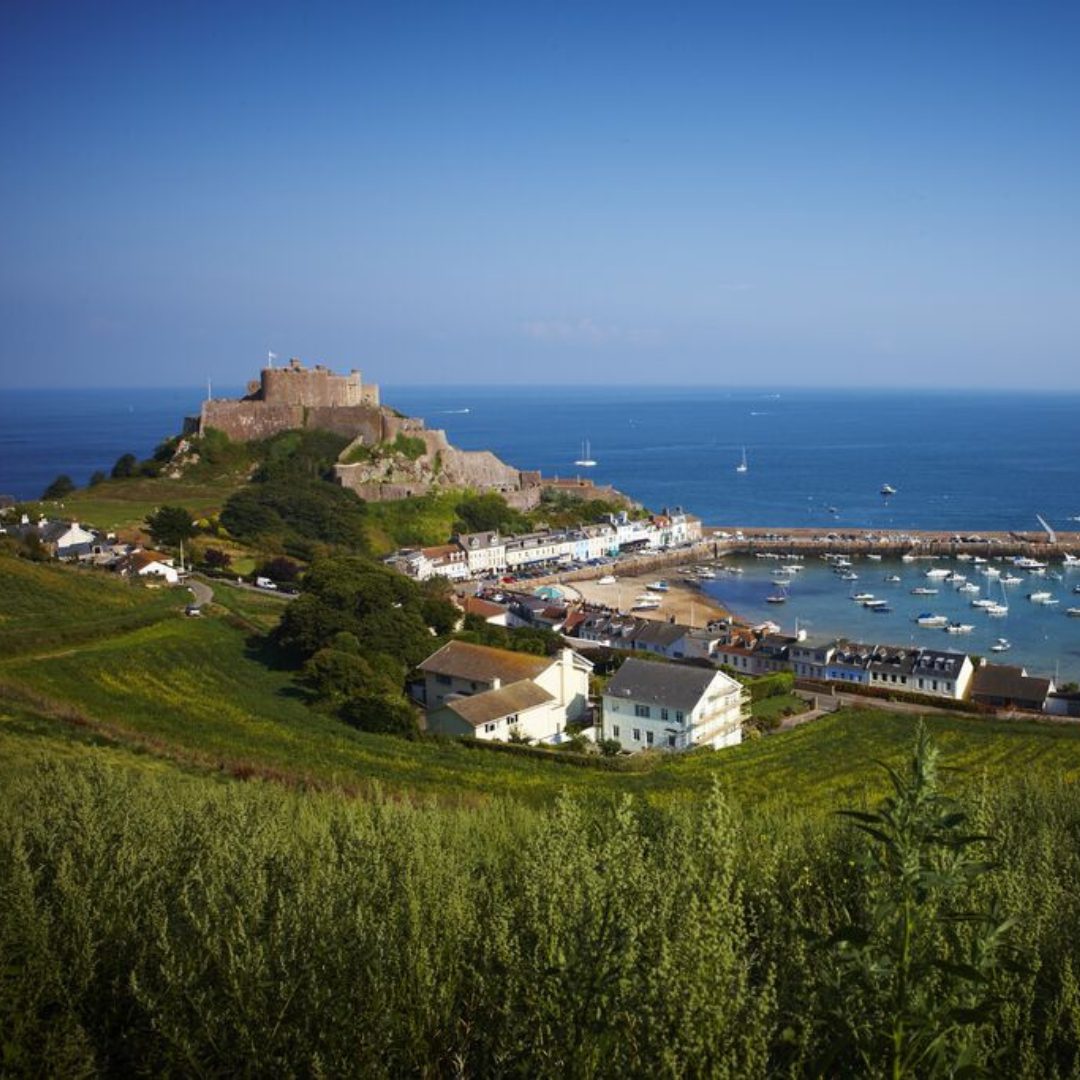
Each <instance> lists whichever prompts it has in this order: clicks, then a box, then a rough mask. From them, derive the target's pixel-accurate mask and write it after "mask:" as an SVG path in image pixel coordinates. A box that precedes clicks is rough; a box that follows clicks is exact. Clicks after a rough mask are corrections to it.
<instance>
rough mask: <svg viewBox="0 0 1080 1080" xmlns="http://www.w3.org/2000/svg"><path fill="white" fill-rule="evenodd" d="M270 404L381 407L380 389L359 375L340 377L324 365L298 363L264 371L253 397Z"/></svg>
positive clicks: (292, 362) (294, 361)
mask: <svg viewBox="0 0 1080 1080" xmlns="http://www.w3.org/2000/svg"><path fill="white" fill-rule="evenodd" d="M250 396H251V397H252V398H253V399H255V400H258V401H264V402H266V404H268V405H305V406H308V407H309V408H339V407H348V406H352V405H368V406H371V405H378V403H379V390H378V387H376V386H369V387H365V386H364V382H363V379H362V378H361V377H360V372H359V371H356V370H355V369H354V370H353V371H351V372H349V374H348V375H337V374H335V373H334V372H333V371H331V370H330V369H329V368H327V367H323V365H322V364H316V365H315V367H313V368H306V367H304V365H303V364H301V363H300V361H299V360H295V359H294V360H290V361H289V363H288V364H287V365H286V366H285V367H280V368H263V370H262V372H261V373H260V376H259V387H258V389H257V390H256V391H255V392H254V393H252V394H251V395H250Z"/></svg>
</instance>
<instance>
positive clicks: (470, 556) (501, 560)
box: [454, 531, 506, 577]
mask: <svg viewBox="0 0 1080 1080" xmlns="http://www.w3.org/2000/svg"><path fill="white" fill-rule="evenodd" d="M454 540H455V542H456V543H457V545H458V547H460V548H461V550H462V551H463V552H465V557H466V559H467V560H468V563H469V575H470V577H482V576H483V575H484V574H501V573H503V572H504V571H505V570H506V541H505V540H504V539H503V538H502V537H501V536H500V535H499V534H498V533H497V532H494V531H488V532H476V533H459V534H458V535H457V536H455V537H454Z"/></svg>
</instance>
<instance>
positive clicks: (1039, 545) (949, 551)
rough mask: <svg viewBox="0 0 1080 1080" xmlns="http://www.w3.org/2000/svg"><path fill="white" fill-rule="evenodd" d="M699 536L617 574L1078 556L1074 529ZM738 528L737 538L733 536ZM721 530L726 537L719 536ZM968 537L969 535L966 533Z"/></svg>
mask: <svg viewBox="0 0 1080 1080" xmlns="http://www.w3.org/2000/svg"><path fill="white" fill-rule="evenodd" d="M704 531H705V536H704V538H703V539H702V540H700V541H698V542H697V543H696V544H693V545H692V546H690V547H684V548H678V549H677V550H675V551H657V552H647V553H642V554H638V555H628V556H624V557H623V558H621V559H620V560H619V565H618V570H619V573H623V574H646V573H652V572H659V571H662V570H668V569H671V568H672V567H678V566H685V565H686V564H687V563H701V562H708V561H710V560H716V559H723V558H727V557H729V556H732V555H756V554H759V553H760V554H775V555H802V556H804V557H806V556H821V555H824V554H826V553H829V554H836V555H869V554H874V555H881V556H883V557H884V558H889V559H899V558H901V557H902V556H903V555H907V554H912V555H915V556H917V557H919V556H921V557H925V558H944V557H953V558H955V557H956V556H957V555H971V556H976V555H978V556H980V557H982V558H987V559H989V558H994V557H998V556H1001V557H1005V558H1010V557H1012V556H1014V555H1026V556H1028V557H1029V558H1035V559H1040V560H1043V561H1046V560H1050V559H1054V558H1057V559H1061V557H1062V556H1063V555H1065V554H1069V555H1080V533H1059V534H1058V539H1057V542H1056V543H1050V542H1049V540H1048V538H1047V537H1046V536H1044V535H1043V536H1040V535H1038V534H1025V533H1003V532H993V533H986V532H983V533H979V534H978V535H979V537H980V539H979V540H977V541H965V540H954V539H953V537H952V535H951V534H945V533H940V532H929V531H919V532H916V531H910V532H907V533H904V534H903V538H900V537H890V536H883V537H875V538H874V539H867V538H866V537H865V536H859V537H857V538H854V539H834V540H830V539H828V538H827V537H822V536H820V535H817V534H814V533H810V532H806V533H802V534H800V533H799V532H798V531H797V530H790V531H789V530H783V529H768V530H765V529H762V530H760V531H759V530H748V529H739V528H738V527H731V528H724V529H721V528H719V527H717V526H706V528H705V530H704ZM738 532H741V533H742V536H743V539H741V540H739V539H736V538H735V537H734V534H735V533H738ZM721 533H727V534H728V535H727V536H726V537H725V536H721V535H720V534H721ZM969 535H973V534H969ZM611 571H612V567H611V566H610V565H604V566H583V567H582V568H581V569H580V570H569V571H561V572H559V571H556V572H553V573H551V574H548V575H547V576H546V577H538V578H531V579H530V584H532V585H548V584H555V583H556V582H559V581H565V582H574V581H590V580H593V579H594V578H598V577H603V576H604V575H605V574H610V573H611Z"/></svg>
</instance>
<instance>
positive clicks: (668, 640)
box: [631, 619, 690, 649]
mask: <svg viewBox="0 0 1080 1080" xmlns="http://www.w3.org/2000/svg"><path fill="white" fill-rule="evenodd" d="M689 630H690V627H689V626H683V625H681V624H680V623H669V622H660V621H659V620H657V619H642V620H640V623H639V625H638V627H637V629H636V630H635V631H634V633H633V634H632V635H631V637H632V639H633V641H634V644H635V645H637V644H639V643H640V644H642V645H659V646H661V648H665V649H666V648H669V647H670V646H672V645H674V644H675V642H677V641H681V640H682V639H683V638H684V637H686V635H687V633H688V632H689Z"/></svg>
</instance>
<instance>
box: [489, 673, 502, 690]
mask: <svg viewBox="0 0 1080 1080" xmlns="http://www.w3.org/2000/svg"><path fill="white" fill-rule="evenodd" d="M501 688H502V679H500V678H499V677H498V676H496V677H495V678H494V679H492V680H491V689H492V690H500V689H501Z"/></svg>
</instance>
